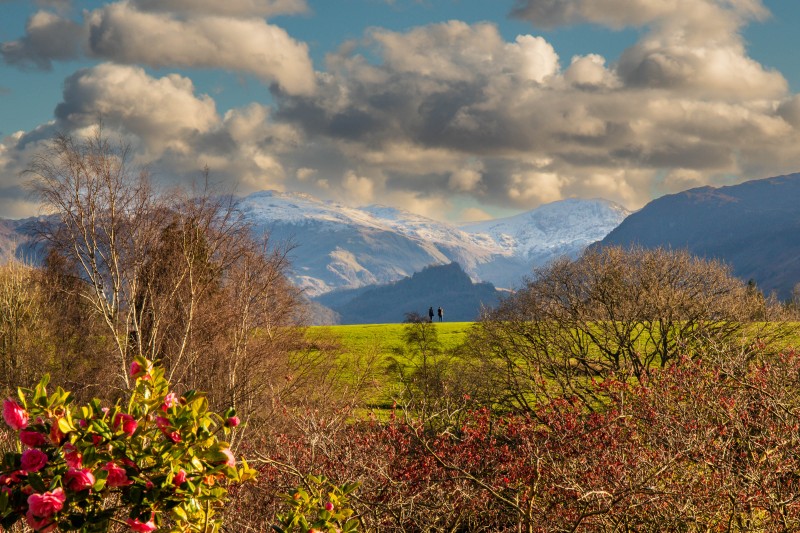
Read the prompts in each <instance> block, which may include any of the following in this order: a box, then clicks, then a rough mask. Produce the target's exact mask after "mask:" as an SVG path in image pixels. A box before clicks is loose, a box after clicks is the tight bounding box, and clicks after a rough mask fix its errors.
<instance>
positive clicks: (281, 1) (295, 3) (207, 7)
mask: <svg viewBox="0 0 800 533" xmlns="http://www.w3.org/2000/svg"><path fill="white" fill-rule="evenodd" d="M131 3H132V4H133V5H135V6H137V7H138V8H139V9H141V10H142V11H163V12H178V13H184V14H201V15H222V16H231V17H254V16H255V17H272V16H275V15H292V14H296V13H304V12H306V11H307V10H308V5H307V4H306V0H132V2H131Z"/></svg>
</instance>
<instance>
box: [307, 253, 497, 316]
mask: <svg viewBox="0 0 800 533" xmlns="http://www.w3.org/2000/svg"><path fill="white" fill-rule="evenodd" d="M501 294H502V293H501V292H500V291H498V290H497V289H495V287H494V285H492V284H491V283H473V282H472V280H471V279H470V277H469V276H468V275H467V274H466V272H464V270H463V269H462V268H461V266H459V265H458V264H457V263H450V264H448V265H438V266H430V267H427V268H424V269H422V271H420V272H417V273H415V274H414V275H412V276H410V277H407V278H404V279H401V280H399V281H396V282H394V283H389V284H386V285H379V286H372V287H364V288H360V289H349V290H344V291H335V292H331V293H328V294H323V295H322V296H319V297H317V298H316V302H318V303H320V304H322V305H324V306H325V307H328V308H330V309H332V310H333V311H335V312H336V313H337V314H338V315H339V323H341V324H383V323H396V322H403V320H405V315H406V314H407V313H418V314H420V315H423V316H427V314H428V308H430V307H433V309H434V310H437V308H438V307H442V308H443V310H444V319H445V320H448V321H451V322H470V321H474V320H475V319H477V318H478V316H479V315H480V311H481V308H482V307H483V306H494V305H496V304H497V302H498V301H499V300H500V297H501Z"/></svg>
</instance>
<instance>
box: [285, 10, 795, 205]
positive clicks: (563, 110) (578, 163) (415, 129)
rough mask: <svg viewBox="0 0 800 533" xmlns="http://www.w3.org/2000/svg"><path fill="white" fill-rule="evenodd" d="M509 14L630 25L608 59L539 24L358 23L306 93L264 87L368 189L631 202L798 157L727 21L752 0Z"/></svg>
mask: <svg viewBox="0 0 800 533" xmlns="http://www.w3.org/2000/svg"><path fill="white" fill-rule="evenodd" d="M623 4H624V6H623ZM622 7H626V9H621V8H622ZM627 7H630V9H627ZM516 14H517V16H519V17H523V16H524V17H526V18H530V19H533V18H536V17H538V18H536V20H535V22H536V23H537V24H540V23H541V24H540V25H548V24H549V25H556V24H562V23H578V22H587V21H588V22H594V23H603V24H607V25H609V26H612V27H622V26H626V25H637V26H644V28H645V29H644V30H643V32H642V33H641V34H640V38H639V40H638V41H637V42H635V43H633V44H632V46H631V47H630V48H629V49H628V50H626V51H625V52H624V54H623V55H622V57H621V58H620V59H619V61H617V62H614V63H611V64H609V62H608V61H607V60H606V58H604V57H602V56H600V55H598V54H587V55H585V56H576V57H573V58H571V61H570V62H569V64H568V65H566V66H562V64H561V60H560V58H559V57H558V55H557V54H556V52H555V50H554V49H553V47H552V46H551V45H550V44H549V43H548V42H547V41H546V40H544V39H543V38H542V37H538V36H531V35H523V36H518V37H517V38H515V39H513V40H511V41H507V40H505V39H503V37H502V36H501V35H500V34H499V32H498V30H497V28H496V27H495V26H493V25H492V24H475V25H468V24H465V23H463V22H459V21H450V22H447V23H443V24H435V25H430V26H424V27H417V28H414V29H412V30H410V31H407V32H392V31H388V30H384V29H373V30H371V31H370V32H369V33H368V35H367V36H366V38H365V39H364V40H363V41H361V42H354V43H348V45H347V46H344V47H342V49H340V50H339V51H338V52H337V53H336V54H331V55H330V56H329V57H328V62H327V69H326V72H325V73H320V74H319V75H318V91H317V92H316V93H315V94H314V95H313V96H310V97H292V96H288V95H279V100H278V111H277V113H276V117H277V118H278V119H279V120H281V121H285V122H288V123H292V124H296V125H297V126H298V127H300V128H302V130H303V131H304V132H305V133H306V134H307V135H308V136H309V137H310V138H313V139H316V141H315V142H318V143H322V142H323V140H324V143H325V144H326V145H327V146H329V147H330V146H333V147H335V150H338V152H339V153H340V154H342V156H343V157H344V158H345V159H346V160H347V161H351V162H355V164H357V165H358V168H359V169H360V172H361V173H363V174H366V175H373V174H375V173H377V172H383V174H384V177H385V180H384V182H383V183H384V187H385V189H386V192H381V193H380V194H388V193H389V192H391V191H398V192H408V193H411V192H414V191H416V192H418V193H420V194H422V195H423V196H424V197H425V198H442V199H446V198H449V197H451V196H452V195H454V194H455V195H462V196H465V197H470V198H473V199H474V200H477V201H480V202H488V203H491V204H495V205H498V206H505V207H517V208H531V207H535V206H536V205H539V204H541V203H543V202H549V201H553V200H558V199H561V198H566V197H571V196H581V197H586V196H602V197H607V198H609V199H612V200H616V201H620V202H622V203H624V204H626V205H628V206H629V207H631V208H636V207H640V206H641V205H642V204H643V203H645V202H646V201H648V200H649V199H651V198H652V196H653V195H654V194H655V195H658V194H660V193H664V192H671V191H673V190H674V189H675V187H676V186H677V184H678V183H686V184H689V183H695V182H696V181H695V178H696V176H697V175H699V174H702V175H703V176H705V182H706V183H709V182H710V183H714V182H725V180H727V179H730V176H732V175H748V176H749V177H757V176H759V175H769V173H772V172H777V171H781V170H786V169H789V170H791V169H793V165H796V164H798V163H800V157H798V156H797V155H794V154H793V151H792V148H791V147H792V145H793V143H795V142H796V141H797V140H798V123H800V104H798V103H797V100H796V99H794V98H791V96H790V95H789V94H788V89H787V84H786V81H785V80H784V78H783V77H782V76H781V75H780V73H778V72H775V71H771V70H769V69H766V68H764V67H763V66H762V65H760V64H759V63H757V62H756V61H754V60H753V59H752V58H750V57H748V55H747V51H746V48H745V46H744V42H743V40H742V37H741V35H740V33H739V30H740V28H741V26H742V25H743V24H745V23H747V21H751V20H754V19H757V18H760V17H763V16H764V15H765V10H764V8H763V6H762V5H761V3H760V2H758V1H755V0H725V1H722V0H720V1H715V0H691V1H690V0H670V1H667V2H665V1H663V0H637V1H634V2H628V1H627V0H626V1H625V2H621V3H620V2H615V0H599V1H597V2H595V1H594V0H592V1H591V2H590V1H588V0H586V1H580V0H575V1H570V0H565V1H563V2H562V1H560V2H548V1H545V0H542V1H536V0H531V1H529V2H519V3H518V7H517V11H516ZM367 58H370V59H369V60H367ZM329 149H330V148H329ZM465 161H470V162H471V163H470V165H472V166H465V163H464V162H465ZM315 168H320V169H324V165H323V166H321V167H316V166H315ZM321 171H322V172H324V170H321Z"/></svg>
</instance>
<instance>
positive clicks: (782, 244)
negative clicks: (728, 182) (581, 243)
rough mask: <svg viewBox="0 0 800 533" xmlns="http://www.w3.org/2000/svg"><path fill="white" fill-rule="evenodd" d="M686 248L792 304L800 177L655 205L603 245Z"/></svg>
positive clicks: (797, 268)
mask: <svg viewBox="0 0 800 533" xmlns="http://www.w3.org/2000/svg"><path fill="white" fill-rule="evenodd" d="M633 243H638V244H640V245H642V246H645V247H648V248H653V247H658V246H662V247H671V248H685V249H688V250H689V251H690V252H692V253H694V254H696V255H699V256H701V257H707V258H716V259H720V260H723V261H725V262H726V263H728V264H730V265H731V267H732V268H733V273H734V274H735V275H736V276H738V277H740V278H741V279H743V280H750V279H753V280H755V282H756V283H757V285H758V287H759V288H760V289H761V290H762V291H764V292H765V293H770V292H772V291H775V292H776V293H777V295H778V297H779V298H781V299H787V298H789V297H790V295H791V291H792V287H793V286H794V285H795V284H796V283H798V282H800V173H798V174H791V175H788V176H779V177H775V178H768V179H761V180H753V181H748V182H745V183H742V184H739V185H732V186H728V187H719V188H714V187H700V188H697V189H691V190H688V191H684V192H681V193H678V194H671V195H668V196H664V197H661V198H659V199H657V200H653V201H652V202H650V203H649V204H647V205H646V206H645V207H643V208H642V209H641V210H640V211H638V212H636V213H633V214H632V215H630V216H628V217H627V218H626V219H625V220H624V221H623V222H622V223H621V224H620V225H619V226H618V227H617V228H616V229H614V230H613V231H611V233H609V234H608V235H607V236H606V237H605V238H604V239H603V240H602V241H601V242H600V243H599V245H600V246H604V245H622V246H627V245H630V244H633Z"/></svg>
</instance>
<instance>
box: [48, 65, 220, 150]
mask: <svg viewBox="0 0 800 533" xmlns="http://www.w3.org/2000/svg"><path fill="white" fill-rule="evenodd" d="M55 115H56V119H57V120H58V121H59V126H60V127H62V128H64V129H65V130H68V131H71V130H74V129H78V128H82V127H86V126H90V125H92V124H96V123H97V122H98V121H99V120H102V121H103V122H104V123H105V124H106V125H108V126H109V127H111V128H114V129H120V130H122V129H124V130H125V131H127V132H129V133H131V134H133V135H135V136H136V137H138V138H139V139H141V140H142V141H143V143H145V144H146V147H147V149H148V150H149V151H151V152H154V153H156V155H160V153H161V152H163V151H165V150H174V151H179V152H187V151H189V150H190V146H189V145H187V143H186V138H187V136H190V135H192V134H196V133H203V132H207V131H209V130H210V129H211V128H212V127H213V126H214V124H216V123H217V122H218V121H219V117H218V116H217V112H216V108H215V104H214V101H213V100H212V99H211V98H210V97H208V96H200V97H197V96H195V95H194V85H193V83H192V81H191V80H190V79H189V78H186V77H183V76H179V75H177V74H171V75H168V76H165V77H162V78H158V79H156V78H152V77H150V76H148V75H147V73H146V72H145V71H144V69H142V68H141V67H130V66H124V65H115V64H111V63H105V64H101V65H98V66H96V67H92V68H89V69H83V70H79V71H78V72H76V73H75V74H73V75H72V76H70V77H69V78H67V80H66V81H65V82H64V101H63V102H62V103H60V104H59V105H58V106H57V107H56V110H55Z"/></svg>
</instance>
